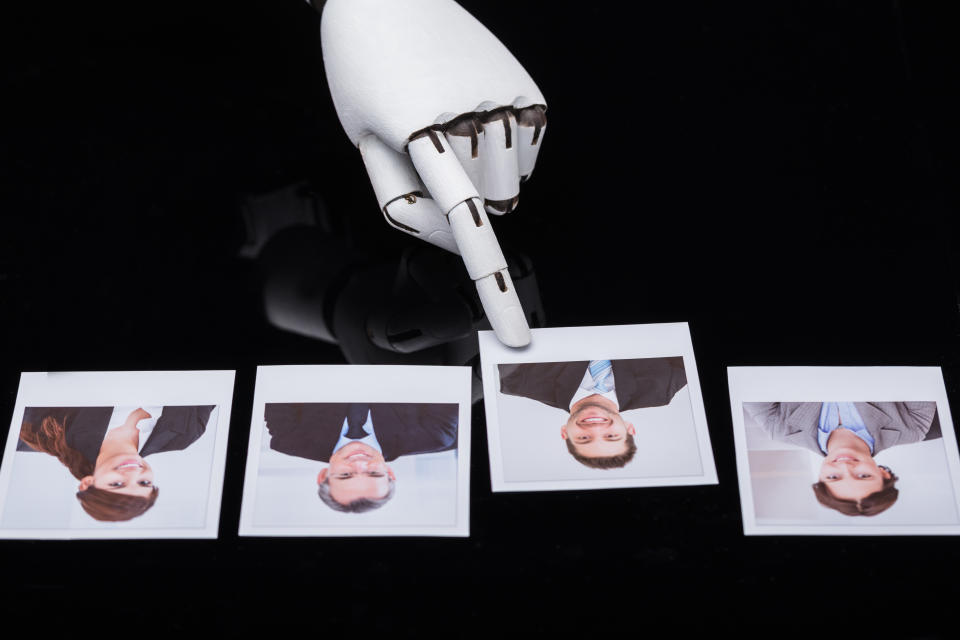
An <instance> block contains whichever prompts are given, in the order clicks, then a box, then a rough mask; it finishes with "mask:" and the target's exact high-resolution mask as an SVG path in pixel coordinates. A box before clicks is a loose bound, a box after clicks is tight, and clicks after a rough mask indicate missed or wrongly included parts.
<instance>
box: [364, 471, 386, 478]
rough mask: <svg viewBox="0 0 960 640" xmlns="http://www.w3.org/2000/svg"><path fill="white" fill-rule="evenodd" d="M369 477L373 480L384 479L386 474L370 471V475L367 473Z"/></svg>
mask: <svg viewBox="0 0 960 640" xmlns="http://www.w3.org/2000/svg"><path fill="white" fill-rule="evenodd" d="M367 475H368V476H370V477H371V478H382V477H383V476H385V475H386V474H385V473H384V472H382V471H370V472H369V473H367Z"/></svg>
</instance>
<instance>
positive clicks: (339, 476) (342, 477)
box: [334, 473, 353, 480]
mask: <svg viewBox="0 0 960 640" xmlns="http://www.w3.org/2000/svg"><path fill="white" fill-rule="evenodd" d="M334 477H335V478H336V479H337V480H346V479H347V478H352V477H353V474H352V473H338V474H337V475H335V476H334Z"/></svg>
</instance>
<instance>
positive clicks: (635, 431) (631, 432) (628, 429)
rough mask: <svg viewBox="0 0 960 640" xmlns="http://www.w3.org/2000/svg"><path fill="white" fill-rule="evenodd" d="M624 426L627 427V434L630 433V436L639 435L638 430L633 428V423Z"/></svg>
mask: <svg viewBox="0 0 960 640" xmlns="http://www.w3.org/2000/svg"><path fill="white" fill-rule="evenodd" d="M624 424H626V425H627V433H629V434H630V435H635V434H636V433H637V430H636V429H634V428H633V425H632V424H631V423H629V422H626V423H624Z"/></svg>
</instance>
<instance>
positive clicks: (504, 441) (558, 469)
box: [479, 322, 717, 491]
mask: <svg viewBox="0 0 960 640" xmlns="http://www.w3.org/2000/svg"><path fill="white" fill-rule="evenodd" d="M532 332H533V337H534V339H533V342H532V343H531V344H530V346H529V347H526V348H524V349H511V348H509V347H505V346H503V344H502V343H500V341H499V340H497V339H496V336H495V335H493V334H492V333H491V332H487V331H481V332H480V334H479V342H480V359H481V371H482V376H483V395H484V404H485V408H486V416H487V443H488V447H489V451H490V484H491V488H492V489H493V490H494V491H562V490H569V489H615V488H622V487H663V486H677V485H700V484H715V483H716V482H717V474H716V468H715V467H714V463H713V450H712V448H711V446H710V434H709V431H708V429H707V418H706V412H705V411H704V408H703V395H702V394H701V391H700V381H699V378H698V376H697V363H696V359H695V358H694V354H693V343H692V341H691V339H690V328H689V326H688V325H687V323H685V322H674V323H660V324H637V325H613V326H603V327H551V328H538V329H533V330H532Z"/></svg>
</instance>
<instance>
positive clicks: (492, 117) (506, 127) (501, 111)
mask: <svg viewBox="0 0 960 640" xmlns="http://www.w3.org/2000/svg"><path fill="white" fill-rule="evenodd" d="M514 111H515V110H514V108H513V107H497V108H496V109H491V110H490V111H484V112H483V113H481V114H480V121H481V122H482V123H483V124H484V125H488V124H491V123H493V122H496V121H498V120H499V121H502V122H503V131H504V141H505V142H506V147H507V149H510V148H511V147H513V127H512V126H510V118H511V117H512V118H513V119H514V120H516V119H517V116H516V114H515V112H514Z"/></svg>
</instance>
